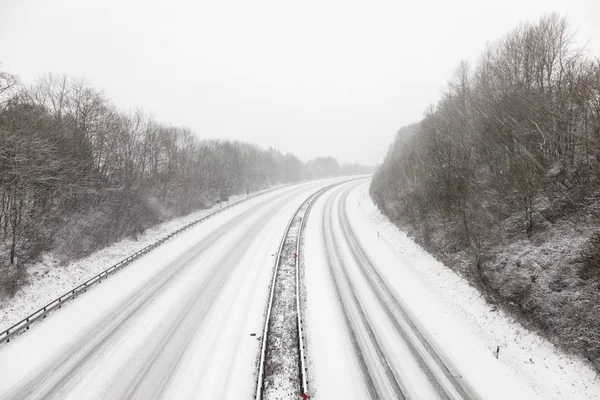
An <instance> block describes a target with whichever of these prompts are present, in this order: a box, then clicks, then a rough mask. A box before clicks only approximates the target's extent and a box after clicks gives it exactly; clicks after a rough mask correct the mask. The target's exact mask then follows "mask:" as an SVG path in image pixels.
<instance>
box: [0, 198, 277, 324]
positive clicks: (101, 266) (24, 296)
mask: <svg viewBox="0 0 600 400" xmlns="http://www.w3.org/2000/svg"><path fill="white" fill-rule="evenodd" d="M267 190H271V189H267ZM267 190H263V191H260V192H254V193H252V194H251V195H256V194H259V193H263V192H265V191H267ZM246 198H248V196H247V195H245V194H240V195H235V196H231V197H230V200H229V204H236V203H239V202H242V201H244V200H246ZM220 208H221V206H220V205H219V204H218V203H217V204H215V205H214V206H213V207H210V208H206V209H203V210H199V211H196V212H193V213H190V214H188V215H186V216H183V217H179V218H175V219H172V220H170V221H166V222H163V223H161V224H159V225H156V226H154V227H151V228H149V229H147V230H146V231H145V232H144V233H143V234H141V235H139V236H138V237H137V238H134V237H128V238H125V239H122V240H120V241H118V242H115V243H113V244H112V245H110V246H107V247H105V248H103V249H101V250H98V251H96V252H94V253H92V254H90V255H89V256H87V257H84V258H82V259H79V260H76V261H73V262H70V263H68V264H66V265H61V264H60V263H59V261H58V260H57V259H56V257H54V255H53V254H52V253H46V254H44V255H43V257H42V260H41V261H40V262H37V263H35V264H33V265H31V266H30V267H29V268H28V273H29V282H28V284H26V285H25V286H24V287H23V288H22V289H21V290H20V291H19V292H18V293H17V294H16V295H15V296H14V297H13V298H6V299H3V300H2V302H1V303H0V332H2V331H4V330H5V329H7V328H9V327H10V326H12V325H13V324H15V323H16V322H18V321H20V320H21V319H23V318H25V317H26V316H27V315H29V314H31V313H33V312H34V311H36V310H38V309H40V308H41V307H43V306H44V305H46V304H48V303H49V302H51V301H52V300H54V299H56V298H57V297H58V296H61V295H63V294H64V293H66V292H68V291H69V290H71V289H73V288H74V287H76V286H78V285H79V284H81V283H83V282H85V281H86V280H88V279H89V278H91V277H92V276H94V275H96V274H98V273H100V272H102V271H104V270H105V269H107V268H108V267H110V266H111V265H114V264H116V263H117V262H119V261H121V260H122V259H124V258H126V257H127V256H129V255H130V254H133V253H135V252H136V251H138V250H140V249H142V248H144V247H146V246H148V245H150V244H152V243H154V242H156V241H157V240H159V239H161V238H163V237H165V236H167V235H168V234H169V233H171V232H173V231H176V230H177V229H179V228H181V227H183V226H185V225H187V224H189V223H191V222H193V221H196V220H198V219H200V218H202V217H205V216H206V215H208V214H211V213H213V212H215V211H217V210H219V209H220Z"/></svg>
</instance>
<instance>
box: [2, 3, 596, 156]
mask: <svg viewBox="0 0 600 400" xmlns="http://www.w3.org/2000/svg"><path fill="white" fill-rule="evenodd" d="M550 11H556V12H559V13H561V14H564V15H568V17H569V19H570V22H571V25H572V27H573V28H577V29H578V31H579V35H578V37H579V39H581V41H582V42H584V41H588V40H589V44H588V48H589V49H590V52H591V55H592V56H594V55H595V56H600V0H539V1H538V0H495V1H487V0H437V1H434V0H421V1H419V0H413V1H402V0H396V1H387V0H369V1H367V0H365V1H353V0H316V1H313V0H298V1H286V0H277V1H275V0H273V1H267V0H211V1H206V0H194V1H191V0H189V1H188V0H169V1H153V0H0V62H1V63H2V64H3V66H4V68H6V69H8V70H9V71H11V72H13V73H16V74H18V75H19V76H20V77H21V78H22V80H23V81H24V82H25V83H30V82H33V81H34V80H35V78H36V77H37V76H38V75H39V74H41V73H44V72H56V73H67V74H69V75H75V76H85V77H87V78H88V79H89V80H90V81H91V83H92V84H93V85H94V86H96V87H97V88H99V89H101V90H103V91H104V92H105V93H106V95H107V96H108V97H109V98H110V99H112V100H113V101H114V102H115V103H116V105H117V106H119V107H120V108H123V109H135V108H142V109H144V110H146V111H148V112H152V113H153V114H154V116H155V117H156V118H157V119H158V120H160V121H164V122H169V123H172V124H175V125H183V126H187V127H189V128H191V129H192V130H194V131H195V132H196V134H197V135H198V136H200V137H202V138H228V139H238V140H244V141H249V142H254V143H257V144H259V145H261V146H263V147H268V146H273V147H276V148H278V149H280V150H282V151H284V152H293V153H295V154H297V155H298V156H299V157H300V158H302V159H303V160H307V159H309V158H312V157H316V156H320V155H333V156H335V157H337V158H338V159H339V160H341V161H345V162H361V163H369V164H376V163H379V162H381V160H382V158H383V156H384V155H385V152H386V150H387V147H388V145H389V144H390V143H391V141H392V139H393V136H394V133H395V131H396V130H398V129H399V128H400V127H402V126H403V125H406V124H409V123H412V122H415V121H417V120H419V119H420V118H421V117H422V115H423V111H424V110H425V108H426V107H427V106H428V105H429V104H432V103H435V102H436V100H437V99H438V97H439V95H440V92H441V90H442V89H443V87H444V86H445V84H446V81H447V79H449V78H450V76H451V75H452V72H453V70H454V68H455V67H456V65H457V64H458V63H459V62H460V61H461V60H462V59H467V60H470V61H472V62H473V61H475V60H476V58H477V55H478V54H479V53H480V52H481V51H482V49H483V48H484V46H485V43H486V41H491V40H494V39H497V38H499V37H500V36H502V35H503V34H505V33H506V32H507V31H509V30H510V29H512V28H514V27H515V26H516V25H517V24H518V23H519V22H520V21H523V20H536V19H537V18H539V17H540V15H541V14H542V13H544V12H550Z"/></svg>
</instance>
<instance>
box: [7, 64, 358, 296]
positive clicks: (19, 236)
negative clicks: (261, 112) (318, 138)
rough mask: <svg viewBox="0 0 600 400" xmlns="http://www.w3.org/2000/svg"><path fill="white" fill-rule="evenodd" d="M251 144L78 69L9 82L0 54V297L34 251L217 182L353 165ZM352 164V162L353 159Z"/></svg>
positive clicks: (102, 230) (108, 233)
mask: <svg viewBox="0 0 600 400" xmlns="http://www.w3.org/2000/svg"><path fill="white" fill-rule="evenodd" d="M353 168H356V166H352V165H340V164H339V163H338V162H337V161H336V160H334V159H333V158H318V159H315V160H312V161H311V162H309V163H307V165H305V164H304V163H303V162H302V161H301V160H300V159H298V158H297V157H296V156H294V155H292V154H282V153H281V152H279V151H277V150H275V149H272V148H271V149H268V150H264V149H261V148H259V147H257V146H255V145H252V144H248V143H242V142H234V141H225V140H202V139H200V138H199V137H198V136H196V135H195V134H193V133H192V131H191V130H189V129H187V128H182V127H177V126H172V125H168V124H164V123H161V122H158V121H157V120H155V119H154V118H153V117H152V116H151V115H149V114H147V113H144V112H143V111H139V110H138V111H134V112H124V111H122V110H119V109H117V108H116V107H115V106H114V105H113V104H112V103H111V102H110V100H109V99H108V98H107V97H106V96H105V95H104V94H103V93H102V92H101V91H98V90H96V89H95V88H94V87H92V86H91V85H90V84H89V83H88V82H87V81H86V80H85V79H78V78H70V77H67V76H58V75H53V74H46V75H43V76H41V77H40V78H39V79H38V80H37V81H36V82H35V83H34V84H32V85H24V84H20V83H19V79H18V77H17V76H15V75H13V74H11V73H9V72H8V71H6V70H4V69H2V68H1V65H0V298H2V297H5V296H12V295H14V293H16V292H17V291H18V289H19V288H20V287H21V286H22V285H23V284H24V283H25V282H26V281H27V266H28V265H30V264H31V263H33V262H34V261H36V260H38V259H39V258H40V256H41V255H42V253H43V252H49V251H51V252H53V253H54V255H55V256H58V257H59V258H60V259H63V260H64V261H65V262H66V261H70V260H73V259H77V258H80V257H83V256H85V255H88V254H90V253H91V252H93V251H95V250H97V249H100V248H102V247H105V246H107V245H108V244H110V243H112V242H114V241H117V240H119V239H121V238H123V237H125V236H130V235H136V234H138V233H140V232H142V231H143V230H145V229H146V228H148V227H150V226H153V225H156V224H158V223H160V222H162V221H165V220H168V219H171V218H174V217H177V216H181V215H185V214H188V213H190V212H192V211H195V210H198V209H202V208H206V207H209V206H211V205H213V204H214V203H215V202H216V201H218V200H219V199H220V195H221V191H226V192H227V193H228V194H238V193H246V192H247V191H254V190H259V189H264V188H266V187H268V186H271V185H273V184H276V183H285V182H294V181H299V180H302V179H308V178H315V177H319V176H324V175H337V174H343V173H348V172H349V171H350V172H354V170H353ZM359 168H362V167H359Z"/></svg>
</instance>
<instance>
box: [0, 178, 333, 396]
mask: <svg viewBox="0 0 600 400" xmlns="http://www.w3.org/2000/svg"><path fill="white" fill-rule="evenodd" d="M330 183H331V181H319V182H311V183H304V184H300V185H294V186H292V187H288V188H285V189H281V190H278V191H275V192H273V193H269V194H266V195H263V196H259V197H257V198H255V199H252V200H249V201H247V202H245V203H243V204H241V205H238V206H236V207H234V208H233V209H231V210H228V211H226V212H223V213H222V214H220V215H218V216H217V217H214V218H212V219H211V220H208V221H206V222H204V223H202V224H200V225H198V226H196V227H194V228H192V229H190V230H189V231H188V232H185V233H184V234H182V235H181V236H179V237H176V238H175V239H174V240H173V241H171V242H168V243H167V244H165V245H164V246H161V247H159V248H158V249H156V250H155V251H153V252H151V253H149V254H148V255H146V256H145V257H142V258H141V259H140V260H138V261H136V262H135V263H134V264H132V265H130V266H128V267H127V268H125V269H124V270H123V271H121V272H119V273H118V274H116V275H114V276H113V277H111V278H110V279H108V280H106V281H105V282H103V283H102V284H100V285H99V286H97V287H95V288H93V289H92V290H90V291H89V292H88V293H86V294H85V295H83V296H81V297H80V298H78V299H77V300H76V301H74V302H72V303H71V304H69V305H67V306H65V307H63V309H62V310H60V311H58V312H56V313H54V314H52V315H50V316H49V317H48V318H47V320H46V321H44V322H42V323H40V324H38V325H37V326H33V327H32V329H31V330H30V331H29V332H27V333H25V334H23V335H21V336H20V337H18V338H17V340H15V341H13V342H11V343H9V344H7V345H5V346H3V347H2V348H1V349H0V370H1V371H2V374H1V375H0V398H2V399H25V398H27V399H29V398H31V399H42V398H44V399H65V398H72V399H85V398H104V399H121V398H136V399H151V398H177V399H187V398H211V399H215V398H232V399H233V398H235V399H239V398H240V397H241V398H249V397H250V396H251V394H252V393H253V390H254V385H255V382H254V373H255V368H256V359H257V355H258V350H259V344H260V343H259V341H258V340H257V338H260V336H261V331H262V323H263V318H264V317H263V314H264V310H265V304H266V300H267V294H268V287H269V283H270V277H271V273H272V267H273V262H274V257H273V256H274V253H275V252H276V251H277V248H278V245H279V242H280V240H281V236H282V234H283V232H284V229H285V227H286V223H287V221H288V220H289V219H290V218H291V216H292V215H293V213H294V212H295V210H296V209H297V208H298V207H299V205H300V204H301V203H302V202H303V201H304V200H305V199H306V198H307V197H308V196H310V195H311V194H312V193H314V192H315V191H317V190H318V189H320V188H321V187H324V186H326V185H327V184H330ZM253 334H254V335H255V336H254V335H253ZM251 335H252V336H251Z"/></svg>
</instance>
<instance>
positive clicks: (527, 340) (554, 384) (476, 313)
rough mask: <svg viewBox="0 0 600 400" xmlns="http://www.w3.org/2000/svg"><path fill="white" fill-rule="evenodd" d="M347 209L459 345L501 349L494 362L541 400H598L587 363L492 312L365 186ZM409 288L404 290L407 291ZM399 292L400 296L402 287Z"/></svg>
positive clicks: (599, 388) (599, 390) (597, 383)
mask: <svg viewBox="0 0 600 400" xmlns="http://www.w3.org/2000/svg"><path fill="white" fill-rule="evenodd" d="M348 206H349V208H350V209H351V210H352V211H350V210H349V214H350V215H351V216H356V219H355V220H354V221H353V222H354V223H356V226H357V227H358V228H357V231H358V232H361V233H364V234H365V235H364V236H361V239H362V240H365V241H366V239H364V238H365V237H366V236H369V234H370V237H371V240H370V241H369V243H376V242H380V243H383V244H384V245H385V247H387V248H388V249H389V250H391V252H392V253H393V254H394V257H395V259H396V263H398V264H400V265H399V267H400V266H401V267H403V268H402V269H403V270H404V271H405V275H404V274H403V276H408V275H411V278H414V282H413V283H414V286H413V287H417V285H419V286H422V287H423V288H425V289H426V290H428V291H429V292H430V293H431V295H432V296H433V297H434V298H435V299H436V300H437V303H438V304H443V305H444V306H445V308H447V310H448V312H449V315H450V316H451V318H454V319H455V320H456V321H458V322H457V324H460V325H461V328H462V329H463V331H464V332H465V333H468V334H469V336H465V337H463V338H460V337H459V338H458V339H459V340H462V341H465V340H468V339H467V338H468V337H475V338H477V340H479V341H480V342H481V343H483V345H484V346H485V349H486V350H487V352H488V354H489V355H491V354H493V352H494V351H495V350H496V347H497V346H500V356H499V360H495V359H494V361H497V362H498V363H499V364H501V365H503V366H505V367H506V368H507V369H510V370H512V371H514V373H515V374H517V375H518V376H519V377H520V378H521V379H524V380H526V381H527V382H528V383H529V384H530V385H531V387H532V388H533V389H534V390H535V391H536V392H537V394H538V395H539V396H540V397H541V398H559V399H590V400H591V399H600V380H599V379H598V375H597V374H596V373H595V372H594V370H593V369H592V368H591V367H590V366H589V365H588V364H587V363H585V362H584V361H582V360H580V359H577V358H576V357H572V356H568V355H565V354H564V353H562V352H561V351H560V350H558V349H557V348H556V347H555V346H554V345H553V344H552V343H550V342H549V341H547V340H545V339H543V338H541V337H540V336H539V335H537V334H535V333H532V332H530V331H528V330H527V329H525V328H524V327H523V326H522V325H521V324H519V323H518V322H517V321H515V320H514V319H512V318H511V317H509V316H508V315H506V314H505V313H503V312H502V311H492V307H491V306H490V305H489V304H488V303H487V302H486V301H485V299H484V298H483V297H482V296H481V294H480V293H479V292H478V291H477V290H476V289H475V288H474V287H472V286H471V285H470V284H469V283H468V282H467V281H466V280H464V279H462V278H461V277H459V276H458V275H457V274H455V273H454V272H453V271H452V270H451V269H449V268H447V267H446V266H444V265H443V264H442V263H440V262H439V261H437V260H436V259H435V258H434V257H433V256H431V255H430V254H428V253H427V252H426V251H425V250H423V249H422V248H421V247H420V246H419V245H417V244H416V243H414V242H413V241H412V240H411V239H410V238H408V237H407V236H406V235H405V234H404V233H403V232H401V231H400V230H399V229H398V228H397V227H396V226H395V225H394V224H393V223H391V222H390V221H389V219H387V218H386V217H385V216H384V215H382V214H381V213H380V212H379V210H377V208H376V206H375V205H374V203H373V201H372V200H371V198H370V197H369V194H368V185H367V184H364V185H361V186H360V187H359V188H358V189H357V190H356V191H354V192H353V193H352V194H351V195H350V197H349V204H348ZM376 231H379V234H380V237H379V238H376ZM377 239H379V240H377ZM363 243H365V242H364V241H363ZM381 247H382V246H377V248H379V249H381ZM368 248H369V249H371V248H373V246H368ZM382 251H383V250H382ZM373 253H377V250H376V249H374V251H373ZM399 281H401V280H399ZM399 286H400V285H399ZM407 286H409V285H406V286H402V288H404V289H408V287H407ZM397 290H398V291H399V292H400V291H401V287H397ZM404 293H405V292H402V295H403V296H404ZM425 298H426V297H423V299H422V301H425ZM414 300H417V299H414ZM412 304H413V305H414V308H415V312H416V313H420V308H421V307H422V303H414V302H413V303H412ZM434 323H436V324H438V323H439V321H435V322H434ZM437 334H438V335H439V336H440V337H443V336H444V335H447V334H448V332H447V327H444V326H442V327H439V332H438V333H437ZM453 343H455V342H454V341H448V346H449V347H452V346H453ZM466 362H469V360H466ZM474 368H481V365H480V364H479V365H478V364H475V365H474Z"/></svg>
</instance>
